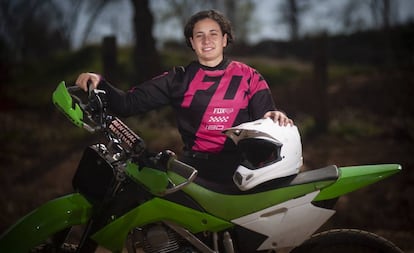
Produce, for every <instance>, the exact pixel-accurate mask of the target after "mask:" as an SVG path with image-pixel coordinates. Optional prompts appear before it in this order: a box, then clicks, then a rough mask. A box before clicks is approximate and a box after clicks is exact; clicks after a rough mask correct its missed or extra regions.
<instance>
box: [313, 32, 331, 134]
mask: <svg viewBox="0 0 414 253" xmlns="http://www.w3.org/2000/svg"><path fill="white" fill-rule="evenodd" d="M327 44H328V38H327V35H326V34H322V35H320V36H318V37H317V38H315V41H314V48H313V52H314V55H313V75H314V80H313V85H314V86H313V102H314V106H313V110H312V111H313V113H312V114H313V117H314V119H315V129H314V133H315V134H323V133H325V132H326V131H327V130H328V124H329V112H328V92H327V89H328V56H327V47H328V45H327Z"/></svg>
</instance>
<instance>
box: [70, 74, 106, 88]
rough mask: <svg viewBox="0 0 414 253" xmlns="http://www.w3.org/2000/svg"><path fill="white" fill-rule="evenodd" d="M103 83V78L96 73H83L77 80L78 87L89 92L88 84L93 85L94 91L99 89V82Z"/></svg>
mask: <svg viewBox="0 0 414 253" xmlns="http://www.w3.org/2000/svg"><path fill="white" fill-rule="evenodd" d="M100 81H101V76H100V75H98V74H95V73H82V74H80V75H79V76H78V78H77V79H76V83H75V84H76V85H77V86H79V87H80V88H81V89H82V90H84V91H88V84H89V82H90V84H91V85H92V89H96V88H97V87H98V84H99V82H100Z"/></svg>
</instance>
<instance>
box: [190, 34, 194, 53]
mask: <svg viewBox="0 0 414 253" xmlns="http://www.w3.org/2000/svg"><path fill="white" fill-rule="evenodd" d="M190 43H191V48H192V49H193V50H194V41H193V37H190Z"/></svg>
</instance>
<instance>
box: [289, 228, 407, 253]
mask: <svg viewBox="0 0 414 253" xmlns="http://www.w3.org/2000/svg"><path fill="white" fill-rule="evenodd" d="M305 252H306V253H324V252H336V253H349V252H352V253H359V252H361V253H362V252H363V253H403V251H402V250H401V249H399V248H398V247H397V246H395V245H394V244H393V243H392V242H390V241H388V240H387V239H385V238H383V237H380V236H378V235H376V234H373V233H370V232H366V231H362V230H356V229H333V230H328V231H326V232H322V233H319V234H315V235H313V236H312V237H311V238H310V239H309V240H307V241H305V242H304V243H303V244H302V245H301V246H299V247H298V248H295V249H294V250H292V253H305Z"/></svg>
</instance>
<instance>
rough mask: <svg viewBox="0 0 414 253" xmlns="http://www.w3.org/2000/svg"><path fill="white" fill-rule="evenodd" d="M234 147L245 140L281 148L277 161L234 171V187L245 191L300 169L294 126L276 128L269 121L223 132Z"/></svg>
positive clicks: (260, 121) (299, 146)
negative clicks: (273, 144)
mask: <svg viewBox="0 0 414 253" xmlns="http://www.w3.org/2000/svg"><path fill="white" fill-rule="evenodd" d="M225 134H226V135H227V136H228V137H230V138H231V139H232V140H233V141H234V143H235V144H236V145H237V144H238V142H239V141H240V140H243V139H247V138H254V139H262V140H267V141H269V142H273V143H277V144H279V145H281V151H280V156H281V160H280V161H278V162H275V163H273V164H269V165H266V166H264V167H261V168H257V169H251V168H247V167H246V166H244V165H240V166H239V167H238V168H237V170H236V171H235V174H234V177H233V180H234V183H235V184H236V185H237V186H238V187H239V188H240V190H242V191H245V190H249V189H251V188H253V187H255V186H256V185H258V184H261V183H263V182H266V181H269V180H272V179H275V178H280V177H286V176H290V175H293V174H297V173H298V172H299V170H300V167H301V166H302V165H303V158H302V143H301V139H300V134H299V131H298V129H297V127H296V126H295V125H287V126H280V125H279V123H278V122H273V120H272V119H270V118H266V119H259V120H256V121H252V122H247V123H244V124H241V125H238V126H235V127H233V128H230V129H228V130H226V131H225Z"/></svg>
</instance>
